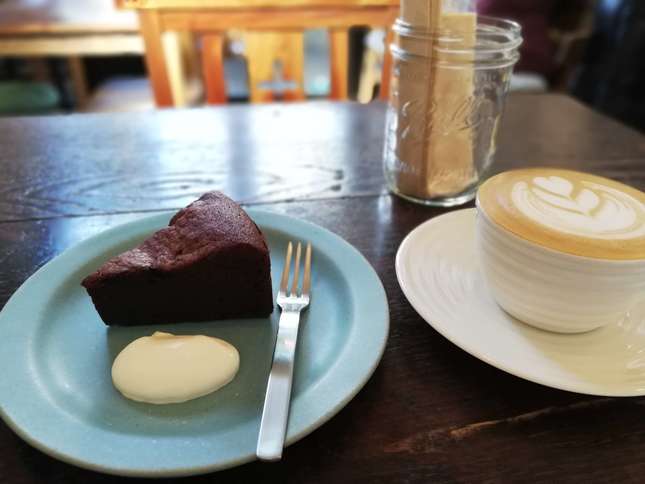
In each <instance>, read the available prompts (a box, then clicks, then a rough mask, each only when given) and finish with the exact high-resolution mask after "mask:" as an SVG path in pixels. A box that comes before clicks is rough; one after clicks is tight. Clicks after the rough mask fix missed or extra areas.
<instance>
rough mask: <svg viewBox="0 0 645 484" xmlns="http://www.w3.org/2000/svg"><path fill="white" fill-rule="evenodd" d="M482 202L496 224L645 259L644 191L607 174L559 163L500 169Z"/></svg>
mask: <svg viewBox="0 0 645 484" xmlns="http://www.w3.org/2000/svg"><path fill="white" fill-rule="evenodd" d="M477 207H478V209H479V211H480V212H481V214H482V215H483V216H485V217H486V218H487V219H489V220H490V221H491V222H492V223H493V224H495V225H496V226H498V227H500V228H502V229H504V230H506V231H508V232H511V233H512V234H514V235H516V236H518V237H520V238H522V239H525V240H527V241H529V242H532V243H535V244H538V245H540V246H543V247H545V248H548V249H553V250H556V251H559V252H565V253H568V254H574V255H579V256H583V257H591V258H598V259H615V260H634V259H638V260H645V193H643V192H641V191H639V190H636V189H635V188H632V187H629V186H627V185H623V184H622V183H618V182H616V181H613V180H610V179H608V178H602V177H599V176H595V175H591V174H588V173H580V172H576V171H570V170H560V169H556V168H530V169H523V170H513V171H507V172H505V173H500V174H499V175H496V176H494V177H492V178H490V179H489V180H487V181H486V182H484V183H483V184H482V186H481V187H480V188H479V191H478V192H477Z"/></svg>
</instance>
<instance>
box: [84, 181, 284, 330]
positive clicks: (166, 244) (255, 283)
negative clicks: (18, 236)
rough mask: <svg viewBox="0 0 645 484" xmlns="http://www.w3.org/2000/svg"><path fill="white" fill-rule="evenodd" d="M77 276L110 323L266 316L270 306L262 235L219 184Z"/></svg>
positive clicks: (266, 254) (266, 251) (268, 264)
mask: <svg viewBox="0 0 645 484" xmlns="http://www.w3.org/2000/svg"><path fill="white" fill-rule="evenodd" d="M82 284H83V286H84V287H85V288H86V289H87V292H88V293H89V295H90V297H91V298H92V302H93V303H94V306H95V307H96V310H97V311H98V313H99V315H100V316H101V318H102V319H103V321H104V322H105V324H108V325H139V324H158V323H175V322H182V321H204V320H212V319H227V318H246V317H265V316H268V315H269V314H271V312H272V311H273V297H272V294H271V261H270V259H269V249H268V247H267V243H266V240H265V239H264V235H263V234H262V232H261V231H260V229H259V228H258V227H257V225H255V223H254V222H253V221H252V220H251V219H250V218H249V216H248V215H247V214H246V212H244V210H242V208H241V207H240V206H239V205H238V204H237V203H235V202H234V201H233V200H231V199H230V198H228V197H226V196H225V195H223V194H222V193H220V192H209V193H206V194H205V195H203V196H202V197H201V198H200V199H199V200H197V201H195V202H193V203H191V204H190V205H188V207H186V208H184V209H182V210H180V211H179V212H178V213H177V214H176V215H175V216H174V217H173V218H172V219H171V220H170V224H169V226H168V227H166V228H164V229H162V230H159V231H158V232H155V233H154V234H152V236H150V237H149V238H148V239H146V240H145V241H144V242H143V243H142V244H141V245H139V246H138V247H135V248H134V249H132V250H129V251H127V252H124V253H123V254H121V255H118V256H116V257H114V258H113V259H110V260H108V261H107V262H106V263H105V264H103V265H102V266H101V267H100V268H99V269H98V270H97V271H96V272H95V273H93V274H91V275H89V276H87V277H86V278H85V279H84V280H83V282H82Z"/></svg>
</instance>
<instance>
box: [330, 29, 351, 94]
mask: <svg viewBox="0 0 645 484" xmlns="http://www.w3.org/2000/svg"><path fill="white" fill-rule="evenodd" d="M329 54H330V59H329V67H330V79H331V92H330V93H329V97H330V98H331V99H334V100H336V101H344V100H346V99H347V75H348V74H347V73H348V67H349V32H348V31H347V29H330V30H329Z"/></svg>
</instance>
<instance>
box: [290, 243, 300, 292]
mask: <svg viewBox="0 0 645 484" xmlns="http://www.w3.org/2000/svg"><path fill="white" fill-rule="evenodd" d="M301 251H302V244H301V243H300V242H298V247H297V248H296V263H295V267H294V269H293V282H292V283H291V294H290V295H291V296H297V295H298V282H299V281H298V278H299V277H300V252H301Z"/></svg>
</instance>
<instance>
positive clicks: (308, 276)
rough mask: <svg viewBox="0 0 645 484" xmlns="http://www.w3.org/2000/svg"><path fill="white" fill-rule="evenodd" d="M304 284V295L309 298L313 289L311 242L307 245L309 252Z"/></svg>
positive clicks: (306, 256)
mask: <svg viewBox="0 0 645 484" xmlns="http://www.w3.org/2000/svg"><path fill="white" fill-rule="evenodd" d="M304 277H305V278H304V281H303V282H302V295H303V296H308V295H309V289H310V288H311V242H308V243H307V252H306V253H305V276H304Z"/></svg>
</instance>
